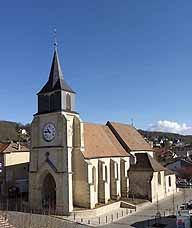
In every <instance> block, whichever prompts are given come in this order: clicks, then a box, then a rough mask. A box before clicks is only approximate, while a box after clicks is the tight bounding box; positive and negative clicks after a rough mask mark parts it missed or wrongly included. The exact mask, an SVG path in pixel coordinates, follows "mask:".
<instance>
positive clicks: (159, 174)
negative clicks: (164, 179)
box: [158, 172, 161, 184]
mask: <svg viewBox="0 0 192 228" xmlns="http://www.w3.org/2000/svg"><path fill="white" fill-rule="evenodd" d="M158 183H159V184H161V172H159V173H158Z"/></svg>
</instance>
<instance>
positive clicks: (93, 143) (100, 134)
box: [83, 123, 129, 158]
mask: <svg viewBox="0 0 192 228" xmlns="http://www.w3.org/2000/svg"><path fill="white" fill-rule="evenodd" d="M84 145H85V151H83V155H84V157H85V158H99V157H127V156H129V154H128V153H127V152H126V151H125V150H124V149H123V147H122V146H121V145H120V143H119V142H118V140H117V139H116V137H115V136H114V135H113V133H112V132H111V130H110V129H109V127H108V126H105V125H99V124H90V123H84Z"/></svg>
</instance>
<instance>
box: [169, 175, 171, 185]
mask: <svg viewBox="0 0 192 228" xmlns="http://www.w3.org/2000/svg"><path fill="white" fill-rule="evenodd" d="M169 187H171V177H170V176H169Z"/></svg>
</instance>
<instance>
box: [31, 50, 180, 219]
mask: <svg viewBox="0 0 192 228" xmlns="http://www.w3.org/2000/svg"><path fill="white" fill-rule="evenodd" d="M37 96H38V111H37V113H36V114H35V115H34V118H33V121H32V139H31V140H32V142H31V151H30V170H29V203H30V207H31V208H32V209H39V210H41V209H43V208H52V209H54V210H56V211H57V212H59V213H61V214H64V215H68V214H70V212H72V211H73V209H74V208H75V207H80V208H85V209H86V208H89V209H92V208H95V207H96V205H97V204H103V205H105V204H107V203H108V202H109V201H110V200H119V199H125V198H128V197H129V196H130V194H135V196H138V197H141V198H146V199H149V200H151V201H153V200H155V199H156V197H158V199H160V198H163V197H165V196H166V195H167V194H168V189H169V191H171V192H172V191H176V186H175V179H174V178H175V175H174V174H173V173H170V172H167V170H166V169H165V168H164V167H162V166H161V165H160V164H159V163H157V162H156V161H154V159H153V150H152V148H151V146H150V145H149V144H148V143H147V142H146V141H145V140H144V139H143V137H142V136H141V135H140V134H139V132H138V131H137V130H136V129H135V128H134V127H133V126H130V125H127V124H121V123H116V122H111V121H108V122H107V123H106V124H105V125H101V124H93V123H86V122H83V121H82V120H81V118H80V115H79V113H78V112H77V110H76V107H75V99H76V93H75V91H74V90H73V89H72V88H71V87H70V86H69V85H68V84H67V83H66V82H65V81H64V77H63V73H62V70H61V66H60V63H59V57H58V51H57V47H55V49H54V55H53V60H52V65H51V70H50V74H49V79H48V81H47V83H46V84H45V85H44V87H43V88H42V89H41V90H40V91H39V93H38V94H37ZM166 178H168V179H166ZM160 179H161V180H160ZM134 180H135V181H134ZM166 180H167V182H166ZM158 181H159V182H158ZM166 183H168V184H166ZM167 185H168V187H166V186H167ZM143 186H144V188H143ZM158 189H160V191H159V192H160V194H159V196H156V193H157V191H158ZM170 189H171V190H170Z"/></svg>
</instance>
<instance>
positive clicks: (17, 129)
mask: <svg viewBox="0 0 192 228" xmlns="http://www.w3.org/2000/svg"><path fill="white" fill-rule="evenodd" d="M21 129H25V130H26V131H27V132H28V134H29V133H30V125H29V124H26V125H23V124H20V123H16V122H11V121H0V142H10V141H27V139H28V135H22V134H21Z"/></svg>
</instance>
